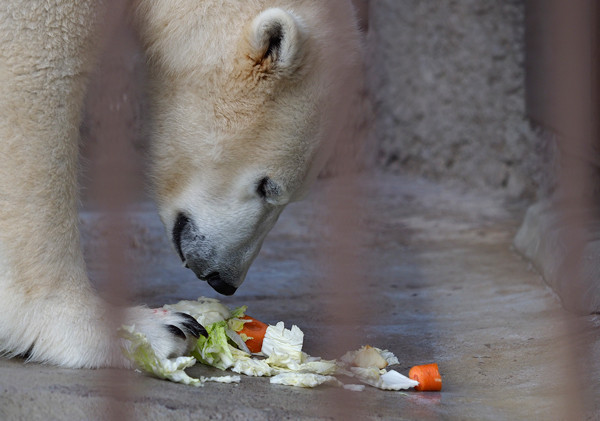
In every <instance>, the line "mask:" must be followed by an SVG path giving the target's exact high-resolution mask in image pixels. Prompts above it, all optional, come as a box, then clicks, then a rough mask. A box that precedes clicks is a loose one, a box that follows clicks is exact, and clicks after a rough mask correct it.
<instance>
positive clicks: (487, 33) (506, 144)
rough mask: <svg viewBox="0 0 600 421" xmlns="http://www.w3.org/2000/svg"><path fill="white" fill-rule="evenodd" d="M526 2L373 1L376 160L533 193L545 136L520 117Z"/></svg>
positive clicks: (539, 180)
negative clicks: (538, 133)
mask: <svg viewBox="0 0 600 421" xmlns="http://www.w3.org/2000/svg"><path fill="white" fill-rule="evenodd" d="M524 11H525V7H524V1H522V0H503V1H491V0H484V1H482V0H456V1H449V0H448V1H438V0H371V1H370V2H369V32H368V36H367V51H368V68H369V74H370V89H371V94H372V98H373V106H374V113H375V135H376V139H377V148H378V150H377V162H378V165H380V166H382V167H383V168H385V169H386V170H388V171H392V172H408V173H415V174H420V175H424V176H426V177H427V178H430V179H433V180H441V179H451V180H458V181H460V182H463V183H465V184H466V185H467V186H473V187H481V188H484V189H492V190H495V191H501V192H504V193H505V194H506V195H507V197H509V198H521V197H525V198H533V197H534V196H535V195H536V192H537V190H538V187H539V185H540V184H543V183H544V176H543V175H542V174H544V173H547V170H546V169H545V168H543V167H544V165H545V164H544V162H546V161H547V160H548V156H549V152H548V150H547V147H546V145H547V144H548V142H547V141H545V140H543V139H542V138H541V136H539V135H537V134H536V133H535V132H534V131H533V130H532V129H531V127H530V125H529V123H528V121H527V119H526V117H525V86H524V85H525V74H524V45H525V42H524V29H525V28H524Z"/></svg>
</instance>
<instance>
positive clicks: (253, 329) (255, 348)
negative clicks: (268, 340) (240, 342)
mask: <svg viewBox="0 0 600 421" xmlns="http://www.w3.org/2000/svg"><path fill="white" fill-rule="evenodd" d="M242 319H244V320H251V321H249V322H246V323H244V328H243V329H242V330H240V331H239V332H238V333H239V334H240V335H241V334H242V333H244V334H245V335H246V336H248V337H251V338H252V339H248V340H247V341H246V346H247V347H248V349H249V350H250V352H260V350H261V349H262V343H263V339H264V338H265V333H267V327H269V325H268V324H266V323H263V322H261V321H259V320H256V319H255V318H254V317H250V316H248V315H246V316H244V317H242Z"/></svg>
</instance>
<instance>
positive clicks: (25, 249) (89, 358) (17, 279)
mask: <svg viewBox="0 0 600 421" xmlns="http://www.w3.org/2000/svg"><path fill="white" fill-rule="evenodd" d="M97 3H100V2H97V1H96V0H86V1H81V0H77V1H66V0H55V1H52V2H48V1H41V0H11V1H7V2H0V116H1V117H0V309H2V310H1V311H0V353H4V354H8V355H19V354H25V353H27V354H28V355H29V358H30V359H31V360H34V361H42V362H49V363H52V364H58V365H62V366H68V367H101V366H123V365H126V364H127V363H126V361H125V359H124V358H123V357H122V355H121V352H120V344H119V341H118V339H117V337H116V334H115V330H114V326H112V327H111V326H109V323H108V321H109V320H110V317H109V316H110V315H111V314H113V311H111V310H110V309H109V308H108V307H107V305H106V304H105V303H104V302H103V301H102V300H100V299H99V298H98V297H97V295H96V293H95V291H94V290H93V288H92V286H91V285H90V283H89V281H88V278H87V275H86V269H85V263H84V261H83V253H82V251H81V247H80V240H79V231H78V226H77V221H78V216H77V158H78V145H77V143H78V126H79V122H80V114H81V107H82V104H83V99H84V91H85V85H86V74H87V73H88V72H89V70H90V66H91V63H92V62H93V60H94V52H93V51H94V42H93V32H94V29H93V27H94V25H93V23H94V21H95V16H96V13H97V10H94V9H95V7H96V6H95V5H96V4H97ZM49 5H51V7H50V10H49V9H48V6H49ZM123 313H124V314H125V317H126V320H125V322H126V323H131V324H133V323H135V324H136V327H137V328H138V330H141V331H143V332H144V333H146V335H147V336H148V337H149V339H151V341H153V342H154V346H155V349H156V351H157V352H158V353H159V354H160V355H162V356H168V355H170V354H173V353H176V354H177V353H182V352H185V350H186V348H188V347H189V345H190V344H191V343H192V341H193V336H194V335H195V336H197V335H198V333H199V332H200V331H201V330H202V328H201V327H200V326H199V325H198V324H197V323H196V322H195V321H193V320H189V318H188V317H185V316H184V315H181V314H178V313H175V314H171V313H168V312H166V313H165V312H162V311H161V312H153V311H152V310H151V309H145V308H134V309H128V310H126V311H124V312H123Z"/></svg>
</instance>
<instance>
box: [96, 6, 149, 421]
mask: <svg viewBox="0 0 600 421" xmlns="http://www.w3.org/2000/svg"><path fill="white" fill-rule="evenodd" d="M128 3H129V2H128V1H121V0H110V1H106V2H104V7H105V10H104V16H101V17H100V19H101V22H100V24H99V28H100V29H99V34H98V37H99V40H100V55H99V57H100V60H99V63H98V66H97V68H99V69H101V70H102V71H101V72H98V73H96V74H95V75H93V76H92V80H93V83H92V86H91V91H92V92H91V95H90V96H89V97H88V103H87V110H88V115H89V116H90V117H91V120H92V122H91V124H92V125H93V126H94V127H93V134H94V137H95V139H92V142H93V143H92V145H90V148H91V153H90V156H91V159H92V163H91V169H90V173H91V174H90V175H91V179H92V182H91V186H90V196H91V197H92V200H93V202H94V203H97V204H98V206H99V207H100V208H99V210H100V211H101V214H102V215H103V218H102V219H101V224H102V234H103V239H102V241H101V242H100V249H99V251H98V254H99V256H95V257H97V258H99V259H102V260H103V261H102V264H101V265H98V266H99V267H101V269H100V272H101V273H100V274H98V276H99V277H100V278H102V283H101V285H102V287H101V291H100V293H101V295H102V296H103V298H105V299H106V300H107V301H108V303H109V304H108V305H110V307H111V311H110V312H109V313H108V314H110V316H111V318H110V319H108V320H106V323H107V324H108V326H109V328H110V329H111V330H112V331H116V329H117V328H118V327H119V326H121V325H122V324H123V323H124V320H125V314H124V311H125V308H126V306H127V305H128V303H129V289H128V279H130V277H131V273H130V271H129V269H128V267H129V265H128V263H129V262H128V261H127V254H128V250H127V244H128V241H127V232H128V229H129V228H130V227H129V226H128V222H127V217H126V209H127V208H128V205H130V204H131V198H132V197H135V196H136V195H135V191H136V190H137V189H139V180H137V177H136V174H135V173H134V168H135V165H134V164H133V162H134V161H135V156H134V153H133V150H132V141H131V139H129V138H128V133H129V132H130V130H128V124H130V121H131V117H132V116H131V115H130V114H131V110H130V109H129V108H127V107H126V106H124V105H125V104H123V88H124V86H127V80H126V78H127V77H128V76H129V75H127V74H126V73H125V72H124V67H123V66H122V65H120V63H119V61H118V60H119V57H120V56H119V53H120V48H123V47H122V46H123V45H124V43H123V40H121V39H119V38H120V37H121V36H122V35H123V28H124V27H125V25H126V21H127V20H126V16H125V13H126V11H127V9H128ZM90 98H91V100H90ZM130 380H131V377H130V376H129V375H128V373H127V372H126V371H123V370H114V369H109V370H102V371H101V372H100V374H99V378H98V381H99V384H100V386H101V387H102V388H103V389H104V390H106V391H107V396H106V399H105V405H106V411H105V412H104V414H105V416H104V418H105V419H107V420H115V421H117V420H124V419H132V416H133V414H132V413H131V412H130V410H129V408H130V403H129V402H128V399H129V398H130V396H131V388H132V387H133V384H132V383H131V381H130Z"/></svg>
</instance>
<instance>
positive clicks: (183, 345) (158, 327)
mask: <svg viewBox="0 0 600 421" xmlns="http://www.w3.org/2000/svg"><path fill="white" fill-rule="evenodd" d="M129 320H130V324H133V325H135V330H136V331H138V332H141V333H143V334H144V335H146V338H148V341H149V342H150V344H151V345H152V348H153V349H154V352H155V353H156V356H157V357H159V358H171V357H179V356H182V355H188V354H189V352H190V351H191V350H192V349H193V348H194V346H195V344H196V340H197V339H198V337H199V336H200V335H203V336H208V333H207V332H206V329H204V327H203V326H202V325H200V323H198V322H197V321H196V319H194V318H193V317H192V316H190V315H188V314H185V313H179V312H174V311H170V310H165V309H162V308H155V309H150V308H145V307H137V308H134V309H131V314H130V317H129Z"/></svg>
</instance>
